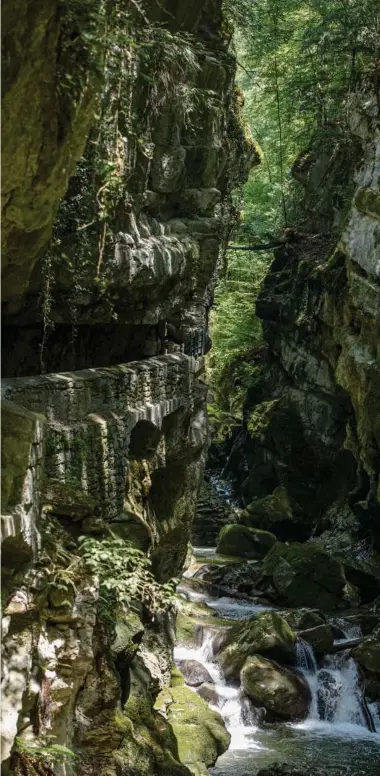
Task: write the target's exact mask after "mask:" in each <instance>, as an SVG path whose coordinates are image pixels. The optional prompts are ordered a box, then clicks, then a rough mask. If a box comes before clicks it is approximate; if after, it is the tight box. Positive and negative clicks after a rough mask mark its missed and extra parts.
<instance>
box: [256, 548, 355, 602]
mask: <svg viewBox="0 0 380 776" xmlns="http://www.w3.org/2000/svg"><path fill="white" fill-rule="evenodd" d="M262 584H263V586H264V587H265V586H266V585H268V584H273V586H274V588H275V589H276V590H277V593H278V595H279V597H280V599H281V600H283V601H284V603H285V604H288V605H291V606H313V604H314V603H315V602H316V601H318V605H319V607H320V608H321V609H322V610H327V611H333V610H334V609H342V608H347V607H350V606H352V607H353V606H357V605H358V594H357V590H356V589H355V588H354V587H353V586H352V585H350V584H349V583H348V582H347V579H346V577H345V573H344V568H343V565H342V564H341V563H340V561H339V560H337V559H336V558H333V557H332V556H331V555H329V554H328V553H326V552H324V551H323V550H321V549H320V547H318V546H316V545H315V544H312V543H310V544H309V543H306V544H299V543H293V544H280V543H278V544H276V545H275V546H274V547H273V548H272V550H271V551H270V552H269V553H268V555H267V556H266V558H265V559H264V563H263V569H262Z"/></svg>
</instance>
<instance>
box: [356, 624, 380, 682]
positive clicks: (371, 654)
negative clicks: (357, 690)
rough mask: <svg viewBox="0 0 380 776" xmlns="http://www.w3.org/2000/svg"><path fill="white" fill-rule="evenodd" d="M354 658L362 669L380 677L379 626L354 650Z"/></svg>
mask: <svg viewBox="0 0 380 776" xmlns="http://www.w3.org/2000/svg"><path fill="white" fill-rule="evenodd" d="M354 657H355V659H356V660H357V661H358V663H359V664H360V665H361V666H363V668H365V669H366V670H367V671H370V673H371V674H378V675H379V677H380V626H379V627H378V628H376V630H375V631H374V632H373V633H372V634H371V636H368V637H367V638H366V639H364V641H363V642H362V644H360V645H359V646H358V647H357V648H356V649H355V651H354Z"/></svg>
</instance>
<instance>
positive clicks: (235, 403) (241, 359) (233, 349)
mask: <svg viewBox="0 0 380 776" xmlns="http://www.w3.org/2000/svg"><path fill="white" fill-rule="evenodd" d="M269 260H270V256H269V255H267V254H265V253H264V254H263V253H260V254H257V253H256V254H255V253H250V252H249V251H247V252H244V253H239V252H238V251H233V252H231V254H230V259H229V265H228V270H227V273H226V275H225V277H224V278H223V279H222V280H221V281H220V283H219V285H218V287H217V289H216V294H215V306H214V309H213V312H212V314H211V334H212V341H213V348H212V350H211V352H210V354H209V356H208V358H207V374H208V379H209V381H210V385H211V393H212V395H213V401H212V403H211V404H210V405H209V416H210V420H211V427H212V429H213V432H214V435H215V436H216V437H217V438H218V439H221V438H222V437H223V436H226V435H228V434H229V433H230V431H231V429H232V428H233V426H236V425H237V424H238V423H239V422H241V418H242V408H243V404H244V399H245V395H246V391H247V388H248V387H249V385H250V384H251V382H252V380H253V379H254V375H255V373H256V371H257V366H256V364H255V358H254V355H255V352H257V349H258V348H260V345H261V343H262V328H261V322H260V321H259V319H258V318H257V316H256V314H255V299H256V297H257V294H258V291H259V289H260V286H261V283H262V281H263V279H264V277H265V274H266V272H267V269H268V262H269Z"/></svg>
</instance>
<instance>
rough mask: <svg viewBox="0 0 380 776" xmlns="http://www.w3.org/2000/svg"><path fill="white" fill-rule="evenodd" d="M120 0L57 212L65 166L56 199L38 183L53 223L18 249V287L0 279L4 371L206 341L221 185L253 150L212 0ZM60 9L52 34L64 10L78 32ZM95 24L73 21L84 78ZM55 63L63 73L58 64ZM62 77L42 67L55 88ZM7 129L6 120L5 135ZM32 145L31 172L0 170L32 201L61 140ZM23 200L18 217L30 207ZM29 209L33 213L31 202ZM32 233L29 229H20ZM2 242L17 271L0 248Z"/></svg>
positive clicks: (221, 215) (224, 201)
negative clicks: (87, 126)
mask: <svg viewBox="0 0 380 776" xmlns="http://www.w3.org/2000/svg"><path fill="white" fill-rule="evenodd" d="M78 5H80V3H79V4H78ZM84 5H86V3H84ZM119 5H120V8H119V11H118V13H116V16H115V18H114V17H113V16H112V14H111V18H110V19H109V20H108V21H106V22H104V24H108V25H109V27H110V29H111V32H110V33H108V34H109V38H110V40H109V47H108V49H107V51H106V53H104V57H105V60H104V64H103V69H102V73H103V75H102V79H103V86H102V87H100V83H99V78H98V82H97V83H98V93H97V97H98V100H97V104H98V119H97V122H96V123H95V125H93V128H92V129H91V132H90V134H89V138H88V142H87V146H86V149H85V152H84V156H83V158H82V159H81V161H80V163H79V164H78V167H77V174H76V176H74V177H73V178H72V179H71V181H70V184H69V189H68V192H67V195H66V198H65V200H64V201H63V202H62V203H61V206H60V208H59V210H58V213H57V214H56V204H57V200H58V198H59V197H60V196H61V195H62V193H63V182H64V181H65V182H67V176H66V178H65V177H64V176H62V175H61V176H60V178H59V180H60V188H58V189H57V190H55V191H54V196H55V197H56V200H54V196H53V193H51V197H50V199H49V189H48V188H47V186H46V183H45V182H44V181H43V182H42V184H41V186H42V188H43V192H44V197H45V203H44V204H45V216H44V217H45V220H47V221H48V222H49V223H48V224H47V225H46V224H45V226H46V229H45V232H44V233H43V234H42V233H41V234H40V233H39V237H38V246H37V245H36V241H35V240H34V238H33V239H32V237H31V238H30V245H28V244H27V245H26V247H25V248H23V250H22V251H21V253H22V257H21V258H20V261H22V262H23V278H22V282H21V271H20V272H19V275H18V282H17V283H16V286H15V285H13V284H12V282H11V281H9V282H8V280H7V277H5V279H4V282H3V290H4V299H5V304H4V311H3V312H4V318H3V320H4V325H5V326H6V333H7V336H6V337H4V355H3V360H4V373H6V374H7V375H9V376H15V375H22V374H38V372H39V371H40V370H41V362H42V363H43V366H44V369H45V371H52V370H57V369H59V370H62V369H63V370H67V369H78V368H79V369H80V368H84V367H88V366H106V365H108V364H111V363H118V362H124V361H126V360H133V359H137V358H140V357H147V356H148V357H149V356H153V355H158V354H160V353H163V352H165V349H167V348H168V347H169V348H171V349H172V350H173V349H174V350H177V349H182V350H183V349H185V352H186V353H189V354H191V355H200V354H202V353H203V352H205V350H207V348H208V335H207V316H208V310H209V307H210V304H211V294H212V288H213V284H214V282H215V272H216V269H217V265H218V261H219V249H220V245H221V243H222V241H223V239H225V237H226V235H227V231H228V228H229V223H230V215H231V201H230V193H231V189H232V187H233V186H235V185H237V184H238V183H239V182H240V181H241V180H243V179H244V177H245V175H246V173H247V171H248V169H249V167H250V166H251V165H252V163H253V162H254V161H255V160H257V154H256V152H255V148H254V146H253V144H252V142H251V141H249V140H248V139H247V138H246V136H245V134H244V131H243V129H242V126H241V122H240V116H239V110H240V108H239V105H238V99H237V94H236V89H235V86H234V74H235V60H234V58H233V56H232V55H231V53H230V52H229V51H228V42H229V38H228V34H227V33H226V32H224V31H223V24H224V23H223V21H222V17H221V10H220V6H221V4H220V3H219V2H210V3H204V2H196V3H195V4H194V8H193V9H192V11H191V12H186V13H184V12H183V9H182V3H181V2H177V3H175V4H172V3H170V4H165V3H163V4H160V5H159V6H157V7H154V5H155V4H154V3H148V4H145V6H144V10H142V7H141V10H140V11H138V10H137V8H138V7H139V6H138V3H136V4H134V6H136V7H135V8H134V11H133V12H132V11H128V13H129V15H128V14H127V13H126V9H125V8H124V3H121V2H120V3H119ZM69 6H70V4H69ZM74 6H75V7H76V4H74ZM169 6H170V7H169ZM172 6H173V7H172ZM64 8H66V4H65V3H63V9H64ZM61 13H63V17H62V18H61V22H60V21H59V19H60V17H59V15H58V20H56V22H55V23H56V25H58V29H57V31H56V37H57V35H59V34H60V35H61V36H62V35H63V34H65V35H67V34H68V32H67V29H66V28H67V25H69V26H70V24H71V26H72V27H73V29H72V30H71V34H72V35H73V36H77V37H75V38H74V39H75V41H77V38H78V35H79V39H80V33H78V30H77V29H76V27H75V23H76V21H77V19H76V17H75V14H74V18H72V17H71V16H70V14H69V15H68V18H67V17H66V16H65V13H64V11H62V9H61ZM104 13H106V12H105V11H104ZM118 17H120V18H118ZM12 18H13V17H12ZM95 22H96V24H97V25H98V26H99V25H100V23H101V22H100V21H99V19H98V17H96V19H95V21H94V22H92V23H91V24H89V23H88V22H87V27H86V19H84V20H83V25H84V29H83V30H82V33H81V34H82V37H83V36H86V37H85V40H87V37H89V40H90V43H89V47H90V48H89V50H87V49H86V51H85V52H82V58H81V59H80V61H81V62H82V60H84V63H85V64H86V62H87V60H88V62H87V65H88V69H89V71H90V75H91V73H93V71H95V75H93V78H95V76H96V75H97V69H98V67H99V61H98V60H99V57H100V53H99V52H98V51H97V49H96V46H95V42H94V37H95V38H96V40H97V36H100V37H102V34H101V31H97V28H96V29H95V30H94V25H95ZM38 23H39V24H40V22H38ZM36 24H37V22H36ZM59 24H61V27H60V26H59ZM64 24H65V25H66V26H63V29H62V25H64ZM87 28H88V29H87ZM38 29H40V27H38ZM36 34H37V33H36ZM103 37H104V36H103ZM106 43H107V41H106ZM62 45H63V44H62ZM94 47H95V50H93V49H94ZM65 51H66V49H65ZM66 57H68V53H67V52H66ZM85 57H87V59H86V58H85ZM52 58H53V57H52ZM100 61H103V60H102V59H100ZM24 67H25V68H27V63H26V62H25V63H24ZM60 67H61V65H60ZM83 67H84V65H83ZM41 68H43V62H42V63H41ZM66 75H67V77H69V76H70V79H71V73H70V72H68V73H66ZM90 75H89V78H90ZM53 76H54V78H55V81H54V78H53ZM58 76H59V73H58V74H57V73H53V74H52V83H51V85H50V86H51V90H54V89H55V88H56V81H57V78H58ZM9 78H10V86H9V88H10V98H9V99H10V100H11V101H12V105H13V104H14V102H15V96H14V95H13V96H12V89H13V90H14V91H17V88H18V81H17V79H16V77H15V76H13V75H12V73H10V75H9ZM44 88H45V91H46V90H48V86H47V84H46V83H45V82H44ZM89 88H90V87H89ZM101 88H102V91H100V95H99V90H100V89H101ZM66 91H67V90H66ZM66 91H65V90H64V92H65V93H66ZM94 91H96V89H95V87H94ZM69 93H70V92H69ZM17 94H18V93H17ZM5 97H6V96H5ZM23 109H24V110H25V111H27V105H25V104H24V105H23ZM38 109H39V111H40V113H39V114H38V115H40V117H41V113H42V112H43V111H48V110H49V108H48V106H45V105H39V106H38ZM78 109H79V108H78ZM88 111H90V108H88ZM90 115H91V116H92V115H93V110H92V114H90ZM37 118H38V117H37ZM37 118H36V123H38V121H37ZM57 120H58V119H57ZM72 121H73V126H72V127H71V130H70V131H71V132H72V133H74V132H75V135H77V133H78V144H79V145H80V141H79V134H80V132H79V129H78V130H77V129H76V125H75V117H72ZM38 126H39V125H38ZM82 129H83V128H82V127H81V133H82V134H83V132H82ZM39 130H40V132H42V131H43V129H42V127H40V126H39ZM67 131H68V132H69V130H67ZM16 134H17V133H14V132H13V133H12V131H11V129H9V136H10V140H12V142H15V135H16ZM82 134H81V137H82ZM61 145H62V144H61ZM82 145H83V142H82ZM40 146H42V150H41V149H40V151H41V154H42V157H41V160H40V161H38V159H39V157H37V159H36V162H35V165H36V167H37V168H38V169H37V172H36V171H34V173H33V186H32V185H31V184H29V182H28V180H29V179H28V178H27V177H26V175H25V173H24V171H23V170H22V171H21V172H20V178H21V183H20V182H18V181H14V180H13V179H12V174H14V175H15V174H16V172H15V170H14V167H13V166H12V168H11V170H10V172H9V178H10V182H9V184H8V183H7V180H6V182H5V183H6V188H9V189H10V190H12V191H13V194H12V197H13V198H14V199H16V198H17V196H19V197H20V198H21V197H28V198H29V199H30V200H31V208H36V209H38V213H39V214H40V215H41V211H42V207H41V206H40V205H39V202H38V192H36V191H35V184H34V181H35V179H36V176H37V178H38V175H37V173H38V174H39V175H40V174H42V173H40V170H39V166H40V167H41V169H42V168H43V170H45V169H47V168H48V167H49V164H50V165H51V168H49V170H48V172H49V175H50V176H51V178H52V180H53V181H56V179H57V175H56V171H55V166H56V158H55V157H56V156H57V155H58V156H59V163H60V164H61V165H66V166H65V170H66V171H67V172H72V166H71V168H70V167H69V166H68V163H67V162H66V161H65V159H63V156H64V149H63V148H61V146H60V147H59V150H57V149H54V148H53V149H51V143H50V144H49V143H48V142H47V141H45V140H44V139H43V138H42V139H39V148H40ZM78 147H79V146H78ZM53 152H54V153H53ZM19 153H20V155H21V149H19ZM79 153H80V152H79ZM74 156H75V155H73V153H72V157H71V158H74ZM20 165H21V162H20ZM38 165H39V166H38ZM58 177H59V176H58ZM22 186H24V187H25V189H26V192H24V191H23V190H21V188H22ZM12 187H13V188H12ZM17 187H18V188H17ZM17 192H19V193H17ZM9 196H10V202H11V201H12V198H11V195H9ZM28 201H29V200H28ZM20 209H21V210H22V213H23V214H24V215H25V217H26V213H27V208H26V206H24V205H23V206H21V205H20ZM6 213H8V214H12V213H13V214H15V213H16V206H14V207H13V210H12V206H11V204H9V207H8V210H7V211H6ZM53 216H56V221H55V227H54V230H53V239H52V242H51V243H50V247H49V249H48V250H47V238H48V232H49V230H50V231H51V220H52V218H53ZM41 217H42V216H41ZM9 218H10V215H9ZM29 219H30V221H31V222H33V210H31V213H30V215H29ZM33 223H34V226H35V222H33ZM20 228H24V227H22V226H20ZM31 228H32V226H30V229H31ZM12 229H13V227H12ZM12 229H11V228H10V232H9V238H6V239H9V241H11V240H12V239H13V238H12V234H13V231H14V230H13V231H12ZM29 234H30V233H29V231H28V229H27V228H26V227H25V228H24V232H23V241H24V242H26V243H28V239H29V238H28V235H29ZM6 235H7V231H6V230H5V235H4V236H5V237H6ZM15 239H16V243H17V239H18V238H15ZM20 239H21V238H20ZM36 239H37V238H36ZM17 244H18V245H19V246H20V245H21V243H20V240H19V242H18V243H17ZM19 253H20V251H19ZM5 254H6V257H7V256H8V258H9V262H10V265H9V266H10V267H13V266H15V267H16V269H15V271H16V274H17V272H18V270H17V266H19V265H17V263H16V264H14V261H15V260H14V259H13V258H12V256H13V254H12V251H11V249H9V251H7V250H6V251H5ZM10 272H13V270H12V268H11V269H10ZM41 342H42V345H43V347H42V354H41Z"/></svg>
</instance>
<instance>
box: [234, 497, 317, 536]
mask: <svg viewBox="0 0 380 776" xmlns="http://www.w3.org/2000/svg"><path fill="white" fill-rule="evenodd" d="M239 523H242V524H243V525H246V526H249V527H253V528H261V529H263V530H265V531H270V532H271V533H272V534H275V536H277V537H278V538H279V539H286V538H289V537H291V538H296V537H298V538H303V536H304V534H305V527H304V526H303V524H302V511H301V510H300V508H299V507H298V506H297V505H296V504H295V503H294V502H293V501H292V500H291V499H290V498H289V495H288V493H287V491H286V489H285V488H283V487H278V488H276V489H275V490H274V491H273V493H271V494H270V495H269V496H264V498H256V499H254V500H253V501H251V503H250V504H248V506H247V507H246V508H245V510H244V511H243V512H242V513H241V515H240V517H239Z"/></svg>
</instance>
